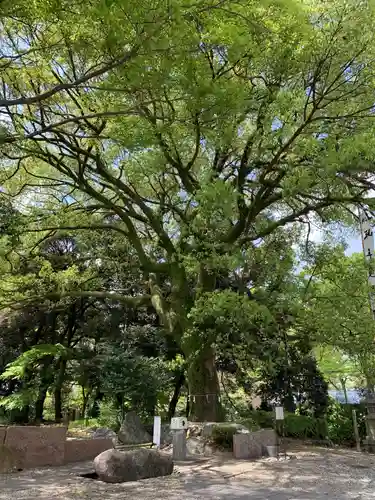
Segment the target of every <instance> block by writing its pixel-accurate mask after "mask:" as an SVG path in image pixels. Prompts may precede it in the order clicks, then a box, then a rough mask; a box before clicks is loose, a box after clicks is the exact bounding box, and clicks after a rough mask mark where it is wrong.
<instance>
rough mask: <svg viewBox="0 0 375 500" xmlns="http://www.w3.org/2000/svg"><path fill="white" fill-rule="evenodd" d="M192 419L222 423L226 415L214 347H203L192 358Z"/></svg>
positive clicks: (189, 380)
mask: <svg viewBox="0 0 375 500" xmlns="http://www.w3.org/2000/svg"><path fill="white" fill-rule="evenodd" d="M188 384H189V396H190V415H191V417H190V419H191V420H193V421H195V422H220V421H221V420H222V419H223V417H224V415H223V409H222V406H221V403H220V385H219V377H218V374H217V369H216V364H215V351H214V349H213V347H212V346H206V347H203V349H202V350H201V351H200V353H199V354H198V355H197V356H195V357H194V359H192V358H191V362H190V366H189V368H188Z"/></svg>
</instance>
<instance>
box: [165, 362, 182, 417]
mask: <svg viewBox="0 0 375 500" xmlns="http://www.w3.org/2000/svg"><path fill="white" fill-rule="evenodd" d="M184 383H185V373H184V372H183V371H182V372H181V373H180V374H179V375H178V376H177V378H176V381H175V386H174V391H173V396H172V398H171V400H170V402H169V408H168V421H169V420H171V418H173V417H174V415H175V413H176V406H177V403H178V398H179V397H180V392H181V388H182V386H183V385H184Z"/></svg>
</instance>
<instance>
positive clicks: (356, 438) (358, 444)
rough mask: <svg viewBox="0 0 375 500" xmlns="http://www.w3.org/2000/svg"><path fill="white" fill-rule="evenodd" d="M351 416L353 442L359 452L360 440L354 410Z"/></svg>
mask: <svg viewBox="0 0 375 500" xmlns="http://www.w3.org/2000/svg"><path fill="white" fill-rule="evenodd" d="M352 415H353V427H354V436H355V442H356V445H357V451H361V440H360V438H359V431H358V423H357V412H356V411H355V410H354V409H353V410H352Z"/></svg>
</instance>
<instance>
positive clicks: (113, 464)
mask: <svg viewBox="0 0 375 500" xmlns="http://www.w3.org/2000/svg"><path fill="white" fill-rule="evenodd" d="M94 468H95V472H96V473H97V475H98V478H99V479H100V480H101V481H104V482H106V483H124V482H126V481H138V480H140V479H147V478H151V477H159V476H169V475H170V474H172V472H173V460H172V457H171V456H170V455H167V454H166V453H163V452H160V451H157V450H151V449H145V448H138V449H136V450H129V451H119V450H106V451H104V452H103V453H101V454H100V455H98V456H97V457H96V458H95V460H94Z"/></svg>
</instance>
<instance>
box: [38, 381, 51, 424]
mask: <svg viewBox="0 0 375 500" xmlns="http://www.w3.org/2000/svg"><path fill="white" fill-rule="evenodd" d="M47 390H48V387H45V386H44V387H41V388H40V389H39V393H38V398H37V400H36V401H35V422H36V423H38V424H41V423H42V422H43V409H44V402H45V400H46V396H47Z"/></svg>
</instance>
